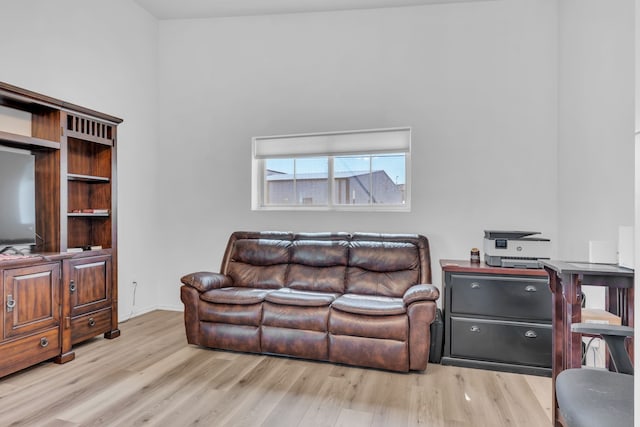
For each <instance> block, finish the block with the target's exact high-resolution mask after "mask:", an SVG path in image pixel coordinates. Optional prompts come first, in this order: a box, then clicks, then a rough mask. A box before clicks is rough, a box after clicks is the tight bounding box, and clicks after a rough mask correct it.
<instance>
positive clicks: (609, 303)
mask: <svg viewBox="0 0 640 427" xmlns="http://www.w3.org/2000/svg"><path fill="white" fill-rule="evenodd" d="M542 265H543V266H544V269H545V270H546V271H547V273H548V274H549V286H550V288H551V293H552V295H553V307H552V316H553V346H552V347H553V348H552V351H553V360H552V368H551V370H552V373H551V378H552V386H553V391H552V399H553V400H552V405H553V406H552V410H553V413H552V417H553V425H554V426H561V425H562V424H561V422H560V419H559V417H560V414H559V411H558V402H557V400H556V377H557V376H558V374H559V373H560V372H562V371H563V370H565V369H569V368H579V367H580V366H581V365H582V363H581V361H582V339H581V336H580V334H573V333H571V324H572V323H578V322H580V321H581V313H580V311H581V303H582V300H581V294H582V286H583V285H584V286H587V285H588V286H605V287H607V288H608V292H606V301H605V308H606V310H607V311H609V312H611V313H613V314H615V315H617V316H620V317H621V319H622V324H623V325H628V326H633V270H630V269H628V268H621V267H618V266H616V265H610V264H590V263H587V262H567V261H542ZM627 350H628V351H629V353H630V355H631V359H632V360H633V342H630V343H628V346H627Z"/></svg>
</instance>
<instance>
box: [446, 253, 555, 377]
mask: <svg viewBox="0 0 640 427" xmlns="http://www.w3.org/2000/svg"><path fill="white" fill-rule="evenodd" d="M440 265H441V266H442V274H443V287H444V319H445V344H444V356H443V358H442V364H443V365H457V366H466V367H472V368H484V369H493V370H498V371H507V372H519V373H525V374H534V375H546V376H550V375H551V341H552V333H551V290H550V289H549V285H548V282H549V280H548V276H547V274H546V272H545V271H544V270H541V269H514V268H500V267H490V266H487V265H486V264H484V263H479V264H472V263H470V262H469V261H457V260H441V261H440Z"/></svg>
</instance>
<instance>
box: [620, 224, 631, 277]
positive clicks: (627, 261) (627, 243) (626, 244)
mask: <svg viewBox="0 0 640 427" xmlns="http://www.w3.org/2000/svg"><path fill="white" fill-rule="evenodd" d="M633 238H634V230H633V226H624V225H621V226H620V227H619V228H618V265H619V266H620V267H625V268H631V269H633V268H634V265H635V262H634V251H633V247H634V245H633Z"/></svg>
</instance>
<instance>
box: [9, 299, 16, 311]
mask: <svg viewBox="0 0 640 427" xmlns="http://www.w3.org/2000/svg"><path fill="white" fill-rule="evenodd" d="M15 306H16V300H14V299H13V295H8V296H7V311H13V308H14V307H15Z"/></svg>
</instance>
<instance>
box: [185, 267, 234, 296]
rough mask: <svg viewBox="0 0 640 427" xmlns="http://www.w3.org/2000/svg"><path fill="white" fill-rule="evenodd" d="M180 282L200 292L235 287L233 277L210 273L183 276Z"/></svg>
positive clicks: (203, 272)
mask: <svg viewBox="0 0 640 427" xmlns="http://www.w3.org/2000/svg"><path fill="white" fill-rule="evenodd" d="M180 281H181V282H182V283H184V284H185V285H187V286H191V287H193V288H195V289H197V290H198V292H207V291H210V290H211V289H218V288H226V287H229V286H233V280H231V277H229V276H225V275H224V274H219V273H211V272H208V271H198V272H197V273H191V274H187V275H186V276H182V277H181V278H180Z"/></svg>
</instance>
